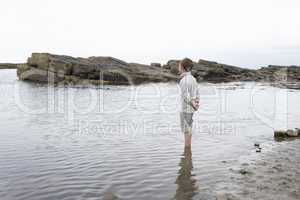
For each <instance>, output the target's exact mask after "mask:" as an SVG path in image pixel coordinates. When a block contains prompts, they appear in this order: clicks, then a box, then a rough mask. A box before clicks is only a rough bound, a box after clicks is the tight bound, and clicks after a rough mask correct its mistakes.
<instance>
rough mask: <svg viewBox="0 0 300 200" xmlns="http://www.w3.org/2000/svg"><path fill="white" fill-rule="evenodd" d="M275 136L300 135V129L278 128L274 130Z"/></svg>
mask: <svg viewBox="0 0 300 200" xmlns="http://www.w3.org/2000/svg"><path fill="white" fill-rule="evenodd" d="M274 137H275V138H285V137H300V129H298V128H296V129H295V130H292V129H289V130H287V131H283V130H278V131H275V132H274Z"/></svg>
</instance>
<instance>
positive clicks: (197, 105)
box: [192, 99, 199, 111]
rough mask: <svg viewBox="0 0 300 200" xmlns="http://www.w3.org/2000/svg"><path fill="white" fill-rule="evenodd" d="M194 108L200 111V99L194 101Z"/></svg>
mask: <svg viewBox="0 0 300 200" xmlns="http://www.w3.org/2000/svg"><path fill="white" fill-rule="evenodd" d="M192 107H193V108H194V110H195V111H197V110H198V109H199V100H198V99H193V100H192Z"/></svg>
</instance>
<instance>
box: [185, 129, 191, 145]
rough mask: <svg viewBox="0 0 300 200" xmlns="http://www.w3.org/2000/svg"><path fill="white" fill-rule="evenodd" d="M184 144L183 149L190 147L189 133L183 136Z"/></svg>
mask: <svg viewBox="0 0 300 200" xmlns="http://www.w3.org/2000/svg"><path fill="white" fill-rule="evenodd" d="M184 142H185V143H184V144H185V147H191V145H192V134H191V133H189V132H188V133H185V134H184Z"/></svg>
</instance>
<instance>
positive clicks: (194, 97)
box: [190, 82, 199, 100]
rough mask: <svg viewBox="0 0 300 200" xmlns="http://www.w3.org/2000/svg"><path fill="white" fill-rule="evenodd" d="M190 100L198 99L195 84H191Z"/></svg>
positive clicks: (196, 85)
mask: <svg viewBox="0 0 300 200" xmlns="http://www.w3.org/2000/svg"><path fill="white" fill-rule="evenodd" d="M190 91H191V100H193V99H199V90H198V84H197V82H193V84H192V85H191V90H190Z"/></svg>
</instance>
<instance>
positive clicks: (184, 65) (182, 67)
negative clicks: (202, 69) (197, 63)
mask: <svg viewBox="0 0 300 200" xmlns="http://www.w3.org/2000/svg"><path fill="white" fill-rule="evenodd" d="M193 67H194V63H193V61H192V60H191V59H189V58H184V59H183V60H181V61H180V62H179V65H178V71H179V73H180V74H182V73H184V72H189V71H192V69H193Z"/></svg>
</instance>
